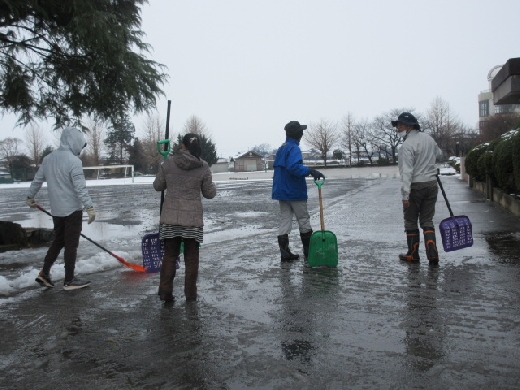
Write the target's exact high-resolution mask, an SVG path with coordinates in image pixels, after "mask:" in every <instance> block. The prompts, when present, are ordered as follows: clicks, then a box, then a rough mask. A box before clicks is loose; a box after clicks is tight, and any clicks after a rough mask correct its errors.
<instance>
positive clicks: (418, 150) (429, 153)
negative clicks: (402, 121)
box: [398, 130, 442, 200]
mask: <svg viewBox="0 0 520 390" xmlns="http://www.w3.org/2000/svg"><path fill="white" fill-rule="evenodd" d="M441 157H442V151H441V150H440V149H439V147H438V146H437V143H436V142H435V140H434V139H433V138H432V137H431V136H430V135H428V134H425V133H422V132H420V131H417V130H412V131H410V133H408V135H407V136H406V140H405V141H404V142H403V145H402V146H401V149H399V159H398V163H399V173H400V174H401V183H402V185H401V195H402V199H403V200H408V199H409V196H410V191H411V186H412V183H427V182H431V183H432V185H437V183H436V180H437V166H436V165H435V163H436V162H437V160H440V159H441Z"/></svg>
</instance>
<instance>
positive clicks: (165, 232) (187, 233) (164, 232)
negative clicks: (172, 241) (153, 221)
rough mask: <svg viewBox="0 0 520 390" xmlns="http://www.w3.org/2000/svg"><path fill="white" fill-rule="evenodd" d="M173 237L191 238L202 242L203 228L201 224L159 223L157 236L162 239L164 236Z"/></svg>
mask: <svg viewBox="0 0 520 390" xmlns="http://www.w3.org/2000/svg"><path fill="white" fill-rule="evenodd" d="M175 237H182V238H193V239H195V241H197V242H198V243H202V239H203V228H202V226H199V227H197V226H180V225H169V224H167V223H161V225H160V226H159V238H160V239H161V240H164V239H165V238H175Z"/></svg>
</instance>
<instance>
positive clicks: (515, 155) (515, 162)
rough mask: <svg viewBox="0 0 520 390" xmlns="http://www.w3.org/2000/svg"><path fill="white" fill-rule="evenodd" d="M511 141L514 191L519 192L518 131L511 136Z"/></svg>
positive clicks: (519, 132) (519, 140)
mask: <svg viewBox="0 0 520 390" xmlns="http://www.w3.org/2000/svg"><path fill="white" fill-rule="evenodd" d="M511 142H512V143H513V176H514V180H515V193H517V194H518V193H520V131H517V133H516V134H515V135H514V136H513V137H512V138H511Z"/></svg>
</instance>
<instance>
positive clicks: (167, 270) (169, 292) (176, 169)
mask: <svg viewBox="0 0 520 390" xmlns="http://www.w3.org/2000/svg"><path fill="white" fill-rule="evenodd" d="M201 152H202V149H201V144H200V137H199V135H198V134H191V133H188V134H186V135H185V136H184V137H183V138H182V143H181V148H180V150H179V151H177V152H175V153H173V154H171V155H170V156H168V158H167V159H166V160H165V161H164V162H163V163H162V164H161V166H160V167H159V171H158V172H157V175H156V177H155V180H154V182H153V187H154V188H155V190H156V191H163V190H166V192H165V196H164V203H163V207H162V210H161V218H160V228H159V237H160V239H162V240H164V247H165V252H164V257H163V261H162V265H161V272H160V280H159V292H158V294H159V298H160V299H161V300H162V301H165V302H170V301H173V279H174V278H175V273H176V267H175V262H176V259H177V257H178V256H179V254H180V251H181V243H183V242H184V263H185V277H184V295H185V296H186V301H195V300H196V299H197V277H198V273H199V245H200V244H201V243H202V240H203V208H202V197H204V198H207V199H212V198H214V197H215V195H216V193H217V190H216V187H215V183H213V179H212V175H211V170H210V168H209V165H208V163H207V162H206V161H204V160H203V159H201V157H200V156H201Z"/></svg>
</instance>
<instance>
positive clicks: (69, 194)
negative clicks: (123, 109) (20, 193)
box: [27, 127, 93, 217]
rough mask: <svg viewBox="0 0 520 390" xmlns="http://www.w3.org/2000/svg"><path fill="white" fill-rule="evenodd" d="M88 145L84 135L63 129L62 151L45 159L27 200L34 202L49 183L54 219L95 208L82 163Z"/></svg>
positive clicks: (70, 129)
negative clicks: (45, 184) (80, 157)
mask: <svg viewBox="0 0 520 390" xmlns="http://www.w3.org/2000/svg"><path fill="white" fill-rule="evenodd" d="M85 145H86V141H85V137H84V136H83V133H82V132H81V131H79V130H78V129H76V128H73V127H66V128H65V129H63V132H62V133H61V138H60V147H59V148H58V149H56V150H55V151H53V152H52V153H50V154H49V155H48V156H45V158H44V159H43V162H42V165H41V166H40V168H39V169H38V172H36V175H35V176H34V180H33V182H32V183H31V187H30V188H29V191H28V192H27V197H28V198H34V197H35V196H36V194H37V193H38V191H39V190H40V188H41V187H42V184H43V183H44V182H45V181H46V182H47V191H48V193H49V200H50V204H51V214H52V215H53V216H56V217H66V216H68V215H70V214H72V213H73V212H74V211H77V210H81V209H82V208H83V206H85V208H86V209H88V208H90V207H93V204H92V200H91V199H90V196H89V194H88V191H87V186H86V183H85V175H84V174H83V164H82V162H81V160H80V159H79V154H80V153H81V150H82V149H83V148H84V147H85ZM82 205H83V206H82Z"/></svg>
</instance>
